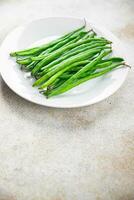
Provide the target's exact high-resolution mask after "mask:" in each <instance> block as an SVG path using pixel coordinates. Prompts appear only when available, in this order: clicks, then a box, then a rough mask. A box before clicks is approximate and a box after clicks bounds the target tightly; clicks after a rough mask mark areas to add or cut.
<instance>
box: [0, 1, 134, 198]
mask: <svg viewBox="0 0 134 200" xmlns="http://www.w3.org/2000/svg"><path fill="white" fill-rule="evenodd" d="M64 15H67V16H78V17H83V16H84V17H86V18H87V19H88V20H90V21H97V22H98V23H100V24H102V25H104V26H105V27H106V28H108V29H110V30H111V31H112V32H113V33H114V34H115V35H117V36H118V37H120V39H121V40H122V42H123V43H124V46H125V48H126V54H127V57H128V59H129V61H130V63H131V65H133V64H134V61H133V59H134V1H133V0H111V1H108V0H94V1H92V0H1V1H0V42H2V40H3V39H4V37H5V35H6V34H7V33H8V32H9V31H10V30H11V29H12V28H14V27H15V26H17V25H19V24H21V23H23V22H26V21H27V19H30V18H33V19H36V18H40V17H48V16H64ZM0 200H134V71H133V69H132V70H131V72H130V73H129V75H128V77H127V80H126V82H125V83H124V85H123V86H122V87H121V89H120V90H119V91H118V92H116V93H115V94H114V95H113V96H111V97H109V98H108V99H106V100H105V101H102V102H101V103H98V104H96V105H92V106H89V107H84V108H77V109H54V108H52V109H51V108H46V107H42V106H38V105H35V104H32V103H30V102H28V101H26V100H24V99H22V98H20V97H19V96H17V95H16V94H14V93H13V92H12V91H11V90H10V89H9V88H8V87H7V86H6V84H5V83H4V82H3V80H2V78H0Z"/></svg>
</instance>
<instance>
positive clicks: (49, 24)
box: [0, 17, 128, 108]
mask: <svg viewBox="0 0 134 200" xmlns="http://www.w3.org/2000/svg"><path fill="white" fill-rule="evenodd" d="M83 23H84V22H83V19H78V18H66V17H60V18H59V17H56V18H55V17H54V18H44V19H39V20H36V21H32V22H30V23H28V24H25V25H23V26H20V27H18V28H16V29H15V30H13V31H12V32H11V33H10V34H9V35H8V36H7V37H6V39H5V40H4V42H3V44H2V46H1V48H0V63H1V64H0V69H1V75H2V77H3V79H4V81H5V82H6V83H7V85H8V86H9V87H10V88H11V89H12V90H13V91H14V92H16V93H17V94H18V95H20V96H21V97H23V98H25V99H27V100H29V101H31V102H34V103H37V104H41V105H44V106H50V107H60V108H72V107H80V106H86V105H91V104H94V103H96V102H99V101H101V100H103V99H105V98H107V97H108V96H110V95H112V94H113V93H114V92H115V91H116V90H118V89H119V87H120V86H121V85H122V83H123V82H124V80H125V78H126V75H127V72H128V68H122V69H118V70H114V71H112V72H110V73H108V74H106V75H104V76H103V77H100V78H96V79H93V80H90V81H88V82H86V83H83V84H81V85H80V86H78V87H75V88H73V89H72V90H70V91H68V92H66V93H64V94H62V95H59V96H55V97H52V98H50V99H46V98H45V97H44V96H43V95H41V94H39V92H38V90H37V89H36V88H33V87H32V82H33V80H32V79H31V78H27V74H26V73H24V72H22V71H21V70H20V68H19V66H18V65H17V64H16V63H15V60H14V59H13V58H11V57H10V56H9V53H10V52H11V51H15V50H19V49H24V48H27V47H29V46H34V45H35V44H38V43H40V44H41V43H43V42H47V41H48V40H51V39H53V38H55V37H58V36H60V35H62V34H65V33H66V32H68V31H71V30H74V29H75V28H78V27H80V26H82V24H83ZM87 27H92V28H93V29H94V30H95V31H96V32H97V33H98V34H99V35H102V36H104V37H106V38H107V39H109V40H111V41H113V49H114V51H113V52H114V54H115V55H116V56H124V53H123V51H122V46H121V44H120V42H119V40H118V39H117V38H116V37H115V36H114V35H113V34H111V33H110V32H109V31H107V30H106V29H104V28H102V27H99V26H98V25H95V24H92V23H90V24H89V23H88V22H87Z"/></svg>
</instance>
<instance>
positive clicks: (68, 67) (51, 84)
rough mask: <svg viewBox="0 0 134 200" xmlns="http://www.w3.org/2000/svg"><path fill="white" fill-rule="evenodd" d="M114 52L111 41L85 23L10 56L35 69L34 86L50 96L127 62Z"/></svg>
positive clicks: (19, 62) (22, 66) (27, 67)
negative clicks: (44, 42)
mask: <svg viewBox="0 0 134 200" xmlns="http://www.w3.org/2000/svg"><path fill="white" fill-rule="evenodd" d="M111 52H112V47H111V42H110V41H108V40H107V39H105V38H103V37H99V36H97V35H96V33H95V32H94V31H93V30H89V31H86V29H85V26H82V27H80V28H78V29H77V30H74V31H72V32H69V33H68V34H66V35H64V36H62V37H60V38H58V39H56V40H53V41H51V42H49V43H47V44H44V45H41V46H38V47H34V48H30V49H26V50H21V51H16V52H12V53H10V56H12V57H16V62H17V63H18V64H20V65H21V68H23V69H25V70H26V71H29V72H31V76H33V77H34V78H35V82H34V84H33V86H34V87H35V86H36V87H38V89H39V90H40V92H41V93H42V94H44V95H45V96H46V97H48V98H49V97H52V96H55V95H59V94H61V93H64V92H66V91H68V90H70V89H72V88H73V87H75V86H77V85H79V84H81V83H83V82H85V81H88V80H90V79H93V78H96V77H99V76H102V75H104V74H106V73H108V72H110V71H111V70H113V69H115V68H117V67H119V66H123V65H124V60H123V58H120V57H112V56H111Z"/></svg>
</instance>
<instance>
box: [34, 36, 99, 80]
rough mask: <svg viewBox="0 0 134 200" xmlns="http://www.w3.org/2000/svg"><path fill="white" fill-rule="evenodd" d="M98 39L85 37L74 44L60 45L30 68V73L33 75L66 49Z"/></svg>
mask: <svg viewBox="0 0 134 200" xmlns="http://www.w3.org/2000/svg"><path fill="white" fill-rule="evenodd" d="M98 40H99V41H100V38H90V39H85V40H81V41H78V42H76V43H74V44H70V45H67V46H65V47H61V48H60V49H58V50H56V51H55V52H54V53H51V55H49V56H47V58H44V59H43V60H41V61H40V62H39V63H38V64H37V65H36V67H35V68H34V69H33V70H32V75H33V76H34V75H35V74H36V73H37V72H38V71H39V70H40V69H41V68H42V67H43V66H45V65H47V64H48V63H50V62H52V61H53V60H55V59H56V58H58V57H59V56H61V55H62V54H63V52H65V51H66V50H70V49H72V48H74V47H76V46H78V45H81V44H84V43H90V42H91V41H98Z"/></svg>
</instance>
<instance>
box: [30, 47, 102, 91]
mask: <svg viewBox="0 0 134 200" xmlns="http://www.w3.org/2000/svg"><path fill="white" fill-rule="evenodd" d="M101 50H102V48H99V49H92V50H88V51H86V52H84V53H80V54H78V55H75V56H73V57H71V58H69V59H67V60H65V61H63V62H62V63H59V64H57V67H56V68H55V69H54V70H52V71H50V72H48V73H47V74H45V75H44V76H42V77H41V78H40V79H38V80H37V81H36V82H35V83H34V84H33V86H38V85H41V84H42V83H43V82H45V81H46V80H47V79H49V78H50V77H51V76H53V75H54V74H55V73H57V72H58V71H60V70H62V69H64V68H65V67H67V66H69V65H70V64H72V63H74V62H78V61H82V60H85V59H87V58H89V56H90V55H92V54H93V53H99V52H100V51H101ZM45 87H46V85H45V83H44V84H43V85H42V86H41V87H40V88H42V89H43V88H45Z"/></svg>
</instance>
